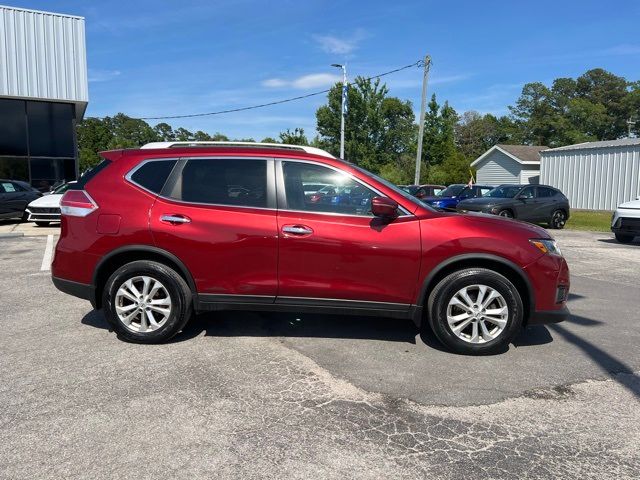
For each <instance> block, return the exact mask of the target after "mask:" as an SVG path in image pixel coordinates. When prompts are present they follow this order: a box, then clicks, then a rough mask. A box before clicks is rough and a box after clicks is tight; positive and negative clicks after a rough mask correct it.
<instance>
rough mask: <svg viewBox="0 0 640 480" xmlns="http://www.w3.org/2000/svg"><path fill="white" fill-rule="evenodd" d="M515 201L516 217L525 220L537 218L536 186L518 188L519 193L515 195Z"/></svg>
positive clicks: (529, 220)
mask: <svg viewBox="0 0 640 480" xmlns="http://www.w3.org/2000/svg"><path fill="white" fill-rule="evenodd" d="M516 202H517V203H516V206H515V209H516V218H520V219H522V220H524V221H527V222H532V221H535V220H537V219H536V211H537V199H536V187H525V188H523V189H522V190H520V193H518V195H517V197H516Z"/></svg>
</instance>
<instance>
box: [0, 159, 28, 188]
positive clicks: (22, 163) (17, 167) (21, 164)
mask: <svg viewBox="0 0 640 480" xmlns="http://www.w3.org/2000/svg"><path fill="white" fill-rule="evenodd" d="M0 178H1V179H4V180H22V181H25V182H28V181H29V160H28V159H27V158H26V157H23V158H11V157H0Z"/></svg>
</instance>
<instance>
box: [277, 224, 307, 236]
mask: <svg viewBox="0 0 640 480" xmlns="http://www.w3.org/2000/svg"><path fill="white" fill-rule="evenodd" d="M282 231H283V232H284V233H290V234H291V235H299V236H302V235H311V234H312V233H313V229H311V228H309V227H307V226H306V225H285V226H284V227H282Z"/></svg>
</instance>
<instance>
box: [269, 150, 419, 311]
mask: <svg viewBox="0 0 640 480" xmlns="http://www.w3.org/2000/svg"><path fill="white" fill-rule="evenodd" d="M277 163H278V164H279V165H278V167H277V170H276V172H277V175H278V181H277V185H278V207H279V210H278V229H279V232H280V248H279V251H280V254H279V262H278V279H279V289H278V298H277V300H276V303H284V304H301V305H303V304H305V303H312V304H321V305H326V306H333V307H342V308H371V307H372V306H374V308H380V309H388V310H403V309H404V310H406V309H407V308H408V307H409V304H411V303H412V301H413V299H414V298H415V291H416V285H417V280H418V273H419V266H420V224H419V221H418V220H417V219H416V217H414V216H413V215H410V214H408V212H404V214H403V215H402V216H400V217H399V218H397V219H395V220H393V221H391V222H390V223H386V222H383V221H381V220H380V219H379V218H376V217H373V216H372V215H371V213H370V209H371V198H373V197H374V196H377V195H379V192H377V191H375V190H373V189H372V188H371V187H369V186H367V185H364V184H363V183H362V182H359V181H358V180H356V179H355V178H354V177H351V176H350V175H347V174H346V173H344V172H341V171H340V170H337V169H334V168H333V167H329V166H327V165H322V164H317V163H314V162H309V161H302V160H300V161H298V160H283V161H282V162H280V161H277ZM310 181H317V182H320V183H331V184H333V185H335V187H336V188H337V189H340V190H342V191H347V190H348V191H349V192H350V193H349V194H348V195H344V196H343V198H341V200H340V201H339V202H332V203H324V202H313V201H311V199H310V198H309V197H308V196H305V195H304V188H303V186H304V183H305V182H310Z"/></svg>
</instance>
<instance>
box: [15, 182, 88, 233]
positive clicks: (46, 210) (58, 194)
mask: <svg viewBox="0 0 640 480" xmlns="http://www.w3.org/2000/svg"><path fill="white" fill-rule="evenodd" d="M74 183H76V182H69V183H65V184H63V185H60V186H59V187H58V188H56V189H55V190H53V192H51V193H50V194H49V195H44V196H43V197H40V198H37V199H35V200H34V201H33V202H31V203H30V204H29V205H27V208H26V210H25V211H26V212H27V213H28V214H29V217H28V218H27V220H28V221H30V222H36V225H38V226H39V227H46V226H47V225H49V223H51V222H59V221H60V200H61V199H62V195H63V194H64V192H66V191H67V190H68V189H69V187H70V186H71V185H73V184H74Z"/></svg>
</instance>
